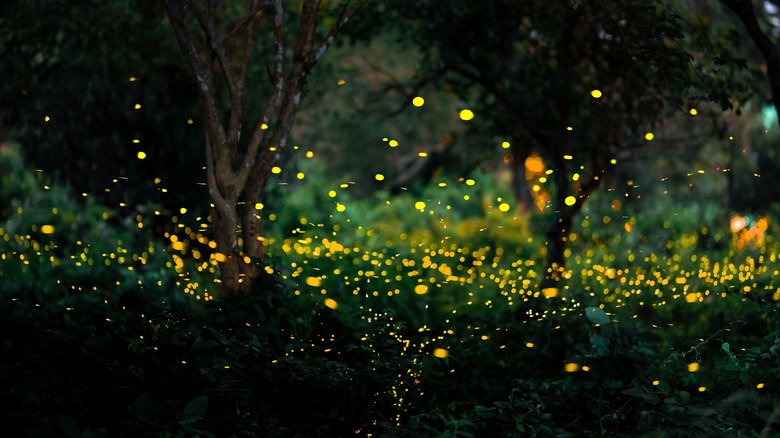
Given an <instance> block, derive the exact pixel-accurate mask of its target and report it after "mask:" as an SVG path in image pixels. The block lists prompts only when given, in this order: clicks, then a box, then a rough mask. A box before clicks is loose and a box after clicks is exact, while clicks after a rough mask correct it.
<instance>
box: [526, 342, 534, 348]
mask: <svg viewBox="0 0 780 438" xmlns="http://www.w3.org/2000/svg"><path fill="white" fill-rule="evenodd" d="M525 346H526V347H528V348H534V343H533V342H526V343H525Z"/></svg>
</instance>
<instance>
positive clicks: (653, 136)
mask: <svg viewBox="0 0 780 438" xmlns="http://www.w3.org/2000/svg"><path fill="white" fill-rule="evenodd" d="M654 138H655V135H653V133H652V132H648V133H647V134H645V140H647V141H650V140H652V139H654Z"/></svg>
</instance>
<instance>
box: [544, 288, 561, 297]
mask: <svg viewBox="0 0 780 438" xmlns="http://www.w3.org/2000/svg"><path fill="white" fill-rule="evenodd" d="M542 294H544V296H545V297H547V298H555V297H557V296H558V288H557V287H546V288H544V289H542Z"/></svg>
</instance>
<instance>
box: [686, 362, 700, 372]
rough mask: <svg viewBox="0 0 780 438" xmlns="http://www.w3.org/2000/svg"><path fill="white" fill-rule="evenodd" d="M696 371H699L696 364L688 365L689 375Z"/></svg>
mask: <svg viewBox="0 0 780 438" xmlns="http://www.w3.org/2000/svg"><path fill="white" fill-rule="evenodd" d="M696 371H699V364H698V363H697V362H691V363H689V364H688V372H689V373H695V372H696Z"/></svg>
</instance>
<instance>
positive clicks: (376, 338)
mask: <svg viewBox="0 0 780 438" xmlns="http://www.w3.org/2000/svg"><path fill="white" fill-rule="evenodd" d="M0 166H3V168H4V169H5V168H8V170H9V171H8V172H3V174H2V175H3V177H4V178H8V177H7V176H6V175H14V178H15V181H16V182H17V183H16V184H5V183H4V184H3V185H2V188H3V190H4V191H3V192H2V196H3V199H2V205H4V206H6V207H5V208H4V210H3V212H2V213H3V217H2V224H1V225H0V226H1V227H2V234H1V235H0V248H2V251H1V252H0V253H2V256H0V273H2V276H0V285H1V287H0V306H1V307H0V312H2V318H0V324H2V330H0V333H2V354H1V355H0V356H1V357H2V364H1V366H0V384H2V386H3V388H4V391H3V392H2V394H0V405H1V406H2V407H3V409H2V413H1V414H0V419H1V421H2V424H4V427H5V428H6V430H13V431H14V432H17V433H18V434H20V435H24V434H26V435H33V436H139V435H145V436H150V435H151V436H156V435H160V436H347V435H355V436H409V437H411V436H551V435H555V436H570V435H571V436H574V435H577V436H579V435H587V436H600V435H609V436H614V435H632V436H633V435H648V436H669V435H681V434H693V435H707V436H734V435H738V434H746V435H748V436H758V435H760V434H765V435H766V436H771V434H772V433H774V432H776V431H777V430H778V428H780V425H778V424H777V422H778V420H777V419H778V414H780V408H779V407H778V405H777V399H778V394H780V373H779V372H778V369H779V368H778V365H779V364H778V348H780V330H779V329H778V321H779V320H778V303H780V300H778V298H780V292H779V291H780V285H778V283H777V280H776V277H777V275H778V271H780V260H778V257H777V254H778V253H780V247H779V244H778V241H777V228H776V225H775V223H774V222H773V221H774V220H775V218H772V217H769V216H763V217H755V218H751V217H744V216H734V217H729V216H728V215H727V214H724V212H722V211H720V210H718V209H717V207H715V206H712V205H705V204H701V205H699V204H693V205H690V206H688V207H680V206H679V205H667V206H665V205H664V204H663V203H662V202H659V203H656V204H655V208H654V209H644V210H642V211H641V213H639V212H637V206H635V205H632V204H631V203H627V202H625V201H623V203H622V204H621V203H619V202H618V203H616V202H615V198H616V197H615V196H611V195H610V193H609V192H605V193H602V194H599V195H598V196H596V197H594V198H593V199H591V201H590V202H589V207H588V209H586V210H585V211H583V213H582V214H581V215H579V216H578V217H577V224H576V225H577V226H576V227H575V228H574V229H573V230H571V232H570V234H569V236H568V240H569V242H568V243H569V246H568V251H567V262H568V264H567V266H566V268H565V270H564V271H563V272H562V278H563V280H562V281H561V282H560V283H559V285H558V286H557V287H555V288H546V289H541V288H540V287H539V281H540V279H541V278H542V276H543V273H542V272H540V271H541V269H542V266H543V259H544V255H545V254H544V248H545V246H544V244H543V243H544V242H543V236H542V235H541V234H540V232H539V230H540V229H543V226H544V223H545V221H546V220H549V217H548V216H546V215H545V214H540V215H534V216H528V215H525V214H521V213H518V212H516V211H515V210H514V208H507V209H505V208H502V207H501V206H502V204H504V203H506V202H507V201H506V200H507V199H510V198H509V195H508V194H507V193H506V191H505V190H506V189H505V188H503V186H502V185H501V184H498V183H496V182H495V180H494V179H493V177H492V176H490V175H487V174H481V173H475V174H472V175H470V176H468V177H464V178H461V179H454V180H447V179H440V180H437V181H435V183H433V184H431V185H429V186H428V187H427V188H426V189H425V190H424V191H422V192H420V193H418V194H402V195H399V196H390V195H389V194H385V193H382V192H377V193H375V194H374V195H372V196H371V197H368V198H362V199H358V198H354V197H352V196H351V195H350V189H349V187H350V185H349V184H348V183H345V182H342V181H328V180H327V179H326V178H325V177H324V176H323V175H322V174H321V173H318V172H319V171H318V170H317V169H316V168H315V167H312V168H304V169H303V170H304V171H305V172H306V173H307V175H308V178H309V181H304V183H302V184H301V185H300V186H299V187H297V188H295V189H294V190H292V189H290V192H289V193H287V194H286V199H288V202H286V203H285V206H284V207H282V208H281V209H279V210H277V212H276V213H269V223H270V224H271V225H270V229H269V230H268V233H267V242H266V243H267V246H268V254H269V259H268V265H267V268H266V271H267V272H266V274H265V275H264V276H263V278H262V281H259V282H257V284H256V286H255V287H256V289H255V290H254V291H253V292H252V293H249V294H239V295H236V296H232V297H229V298H221V297H220V296H219V295H218V294H217V293H216V292H215V291H216V290H218V286H219V285H218V284H216V283H214V281H215V278H216V275H215V267H216V261H215V260H216V259H217V258H218V257H219V255H218V254H217V253H215V252H214V251H213V249H212V248H210V246H209V240H208V238H207V237H205V236H206V234H207V230H204V229H203V227H205V226H207V225H200V224H201V223H206V221H205V220H203V218H191V217H189V216H187V214H186V212H184V211H179V212H177V213H176V214H175V215H174V214H170V213H165V212H160V211H159V210H155V209H154V208H153V207H145V209H142V210H137V211H135V210H133V211H131V212H130V213H128V211H129V210H130V209H129V208H125V209H124V210H114V209H110V208H107V207H104V206H102V205H99V204H98V203H95V202H93V201H92V200H91V198H90V197H88V196H87V197H84V196H81V197H79V196H74V195H73V194H72V192H71V191H70V190H67V188H66V187H63V186H61V185H59V184H57V183H56V182H55V181H50V180H48V179H47V178H45V177H44V176H42V175H40V172H34V171H31V170H25V168H24V166H23V163H22V161H21V158H20V157H19V156H18V154H16V153H15V151H14V149H13V148H12V147H10V146H8V147H6V149H4V150H3V155H2V160H0ZM285 190H287V189H285ZM339 205H341V206H342V207H343V209H342V208H339ZM155 212H157V214H155ZM271 214H273V215H274V216H273V218H271V217H270V215H271ZM154 221H158V222H159V223H158V224H157V225H154V226H152V225H150V224H153V223H154ZM165 221H169V222H168V223H165Z"/></svg>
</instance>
